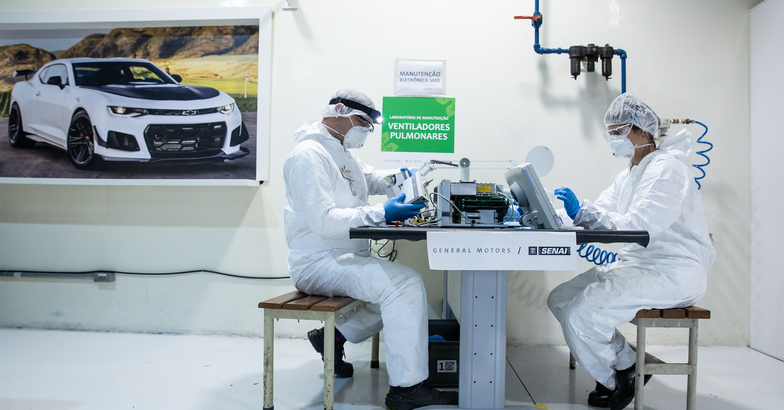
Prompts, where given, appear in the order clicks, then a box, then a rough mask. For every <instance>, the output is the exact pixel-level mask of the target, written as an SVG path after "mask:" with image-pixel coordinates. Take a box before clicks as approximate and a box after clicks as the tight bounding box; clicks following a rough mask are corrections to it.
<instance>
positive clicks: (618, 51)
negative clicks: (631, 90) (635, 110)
mask: <svg viewBox="0 0 784 410" xmlns="http://www.w3.org/2000/svg"><path fill="white" fill-rule="evenodd" d="M615 54H616V55H618V56H619V57H621V94H623V93H625V92H626V51H624V50H623V49H621V48H616V49H615Z"/></svg>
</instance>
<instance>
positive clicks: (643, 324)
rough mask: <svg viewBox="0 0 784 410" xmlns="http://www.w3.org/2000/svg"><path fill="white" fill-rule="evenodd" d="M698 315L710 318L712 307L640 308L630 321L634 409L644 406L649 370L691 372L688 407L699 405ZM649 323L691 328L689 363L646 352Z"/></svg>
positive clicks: (687, 399)
mask: <svg viewBox="0 0 784 410" xmlns="http://www.w3.org/2000/svg"><path fill="white" fill-rule="evenodd" d="M699 319H710V310H707V309H703V308H699V307H696V306H689V307H686V308H682V309H651V310H640V311H639V312H637V316H636V317H635V318H634V319H632V320H631V322H630V323H632V324H634V325H636V326H637V346H636V348H635V346H632V348H633V349H634V350H635V352H636V353H637V365H636V369H635V370H636V374H635V381H634V383H635V384H634V409H635V410H642V409H643V387H644V386H645V382H644V380H643V375H646V374H680V375H688V377H689V380H688V385H687V387H686V410H696V408H697V329H698V326H699V322H698V321H699ZM649 327H663V328H664V327H666V328H688V329H689V350H688V355H689V361H688V363H665V362H663V361H661V360H659V359H658V358H656V357H654V356H653V355H651V354H649V353H645V333H646V332H645V330H646V329H647V328H649ZM569 368H570V369H574V356H572V353H571V352H569Z"/></svg>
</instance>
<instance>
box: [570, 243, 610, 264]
mask: <svg viewBox="0 0 784 410" xmlns="http://www.w3.org/2000/svg"><path fill="white" fill-rule="evenodd" d="M583 249H585V250H583ZM577 256H579V257H581V258H585V260H587V261H588V262H593V263H594V264H596V265H604V264H605V263H613V262H615V260H616V259H617V258H618V254H617V253H615V252H608V251H605V250H602V249H601V248H599V247H598V246H593V245H588V244H587V243H584V244H582V245H580V247H579V248H578V249H577Z"/></svg>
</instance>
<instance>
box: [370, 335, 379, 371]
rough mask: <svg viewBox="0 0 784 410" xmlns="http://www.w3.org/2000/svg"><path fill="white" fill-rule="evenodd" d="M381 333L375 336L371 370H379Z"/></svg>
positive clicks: (371, 353)
mask: <svg viewBox="0 0 784 410" xmlns="http://www.w3.org/2000/svg"><path fill="white" fill-rule="evenodd" d="M379 334H380V333H376V334H374V335H373V348H372V350H371V352H370V368H371V369H378V339H379V337H378V335H379Z"/></svg>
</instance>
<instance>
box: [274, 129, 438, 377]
mask: <svg viewBox="0 0 784 410" xmlns="http://www.w3.org/2000/svg"><path fill="white" fill-rule="evenodd" d="M294 139H295V141H297V142H298V143H299V144H298V145H297V146H296V147H295V148H294V150H293V151H292V152H291V154H290V155H289V157H288V159H286V162H285V164H284V166H283V173H284V180H285V184H286V207H285V212H284V214H285V222H284V223H285V228H286V244H287V245H288V248H289V252H288V260H287V261H288V268H289V272H290V274H291V279H292V280H293V281H294V285H295V286H296V287H297V289H299V290H300V291H302V292H305V293H310V294H318V295H325V296H349V297H352V298H354V299H359V300H364V301H366V302H369V304H367V305H366V306H365V307H361V308H358V309H355V310H353V311H352V312H349V313H348V314H345V315H343V316H342V317H341V318H340V319H339V320H337V321H336V327H337V328H338V330H340V332H341V333H342V334H343V336H345V338H346V339H347V340H348V341H350V342H352V343H358V342H361V341H363V340H366V339H367V338H369V337H371V336H372V335H374V334H376V333H378V332H379V331H380V330H381V329H382V328H383V329H384V339H385V342H386V363H387V372H388V373H389V384H390V385H392V386H401V387H408V386H413V385H415V384H417V383H420V382H422V381H423V380H425V379H427V376H428V368H427V340H428V334H427V299H426V294H425V287H424V284H423V282H422V277H421V276H420V275H419V273H417V272H416V271H415V270H413V269H411V268H409V267H407V266H403V265H399V264H397V263H392V262H389V261H386V260H381V259H377V258H372V257H371V256H370V241H369V240H368V239H349V236H348V235H349V228H353V227H358V226H363V225H370V226H375V225H379V224H383V223H385V219H384V206H383V204H378V205H375V206H370V205H369V203H368V195H369V194H374V195H380V194H384V193H385V192H386V186H385V184H384V182H383V178H384V177H386V176H387V175H390V174H392V173H395V172H398V171H397V170H391V171H387V172H382V171H376V170H374V169H373V168H372V167H370V166H368V165H365V164H363V163H362V161H361V160H360V159H359V158H357V156H356V155H354V153H353V150H345V149H344V147H343V145H342V144H341V142H340V141H338V140H337V139H335V138H334V137H332V136H331V135H330V134H329V133H328V132H327V129H326V128H325V127H324V126H323V125H322V124H321V123H320V122H317V121H313V122H309V123H306V124H305V125H303V126H302V127H301V128H300V129H299V130H297V131H296V133H295V134H294ZM352 179H353V181H352ZM382 323H383V325H382Z"/></svg>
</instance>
